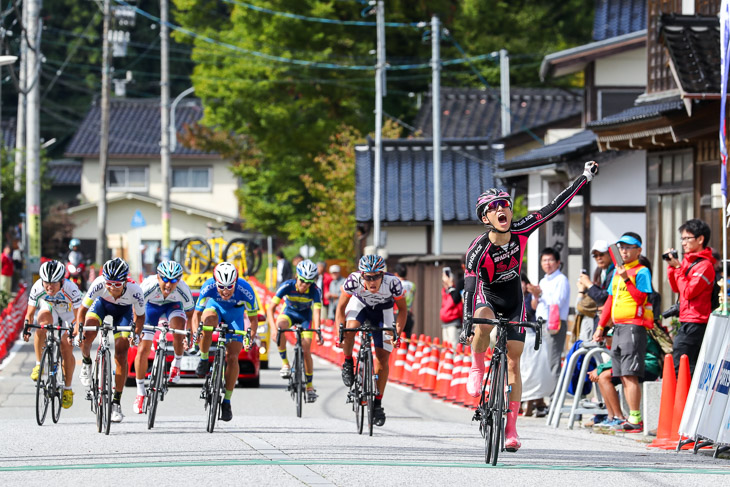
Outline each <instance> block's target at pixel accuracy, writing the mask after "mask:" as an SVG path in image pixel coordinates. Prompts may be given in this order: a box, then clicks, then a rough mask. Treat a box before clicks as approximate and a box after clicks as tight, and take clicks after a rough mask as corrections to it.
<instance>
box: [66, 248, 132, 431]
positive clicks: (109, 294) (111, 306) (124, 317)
mask: <svg viewBox="0 0 730 487" xmlns="http://www.w3.org/2000/svg"><path fill="white" fill-rule="evenodd" d="M128 276H129V266H128V265H127V263H126V262H124V261H123V260H122V259H120V258H116V259H112V260H108V261H107V262H106V263H105V264H104V267H103V268H102V273H101V276H99V277H97V278H96V279H95V280H94V282H92V283H91V286H90V287H89V290H88V291H87V292H86V296H84V301H83V302H82V303H81V307H79V311H78V314H77V315H76V333H77V334H78V332H79V326H81V324H82V323H83V326H100V325H101V323H102V322H103V321H104V318H105V317H106V316H107V315H110V316H112V317H113V318H114V326H115V327H117V326H130V325H131V324H132V322H134V325H135V333H136V334H137V335H139V334H140V333H141V331H142V327H143V326H144V321H145V320H144V318H145V308H144V297H143V294H142V288H140V287H139V284H137V283H136V282H134V281H131V280H129V279H128ZM96 335H97V332H96V331H87V332H84V340H83V341H82V342H81V361H82V364H81V375H80V376H79V379H80V380H81V383H82V384H84V385H85V386H88V385H89V384H90V383H91V346H92V342H93V341H94V338H96ZM129 335H130V334H129V333H127V332H124V333H114V359H115V361H116V365H117V367H116V372H115V381H114V382H115V387H114V399H113V400H112V417H111V420H112V421H113V422H115V423H119V422H121V421H122V419H124V415H123V414H122V406H121V399H122V391H124V382H125V381H126V380H127V352H128V351H129V340H128V339H127V338H128V337H129Z"/></svg>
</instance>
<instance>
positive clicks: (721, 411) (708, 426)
mask: <svg viewBox="0 0 730 487" xmlns="http://www.w3.org/2000/svg"><path fill="white" fill-rule="evenodd" d="M717 362H718V363H719V365H718V369H717V370H718V372H717V374H715V379H714V381H713V382H712V383H711V384H712V385H711V387H710V389H709V391H708V392H707V396H706V400H705V404H704V407H703V409H702V414H701V416H700V420H699V424H698V425H697V435H698V436H701V437H702V438H706V439H709V440H712V441H715V440H717V436H718V435H719V433H720V427H721V425H722V424H723V419H724V416H725V408H726V406H727V399H728V388H729V386H730V333H728V332H726V333H725V337H724V340H723V341H722V346H721V347H720V353H719V354H718V360H717Z"/></svg>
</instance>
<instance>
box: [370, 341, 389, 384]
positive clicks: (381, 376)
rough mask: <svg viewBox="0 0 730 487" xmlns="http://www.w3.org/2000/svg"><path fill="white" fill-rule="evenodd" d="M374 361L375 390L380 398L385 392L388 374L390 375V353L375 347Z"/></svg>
mask: <svg viewBox="0 0 730 487" xmlns="http://www.w3.org/2000/svg"><path fill="white" fill-rule="evenodd" d="M374 359H375V360H373V365H374V367H373V368H374V369H375V370H374V373H375V375H377V376H378V381H377V388H378V392H379V393H380V395H381V396H382V395H383V392H384V391H385V385H386V384H387V383H388V374H389V373H390V367H389V362H390V352H388V351H387V350H384V349H382V348H378V347H375V357H374Z"/></svg>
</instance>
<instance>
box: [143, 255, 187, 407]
mask: <svg viewBox="0 0 730 487" xmlns="http://www.w3.org/2000/svg"><path fill="white" fill-rule="evenodd" d="M182 274H183V269H182V266H181V265H180V264H178V263H177V262H175V261H172V260H167V261H165V262H160V264H159V265H158V266H157V274H155V275H153V276H147V277H146V278H145V280H144V281H142V292H143V293H144V294H143V295H144V301H145V303H146V304H145V318H146V319H145V324H146V325H151V326H157V323H158V322H159V321H160V318H163V317H164V318H167V321H168V323H170V328H173V329H175V330H184V329H185V325H186V323H187V321H188V319H189V318H192V315H193V308H194V307H195V301H194V300H193V294H192V293H191V292H190V287H188V285H187V284H185V282H183V281H181V279H182ZM154 338H155V332H152V331H144V332H143V333H142V336H141V337H140V342H139V346H138V347H137V357H136V358H135V360H134V367H135V373H136V375H137V379H136V382H137V397H136V398H135V400H134V412H135V413H137V414H142V413H143V412H144V398H145V395H146V389H145V376H146V375H147V365H148V364H149V354H150V350H151V349H152V341H153V340H154ZM172 340H173V349H174V351H175V359H174V361H173V362H172V367H170V376H169V377H168V380H169V382H170V383H172V384H177V383H178V382H180V362H181V361H182V356H183V352H184V351H185V348H184V347H185V345H184V343H183V335H178V334H173V338H172Z"/></svg>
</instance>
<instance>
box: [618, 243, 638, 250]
mask: <svg viewBox="0 0 730 487" xmlns="http://www.w3.org/2000/svg"><path fill="white" fill-rule="evenodd" d="M638 248H639V246H638V245H625V244H624V245H622V244H619V245H618V249H619V250H634V249H638Z"/></svg>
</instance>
